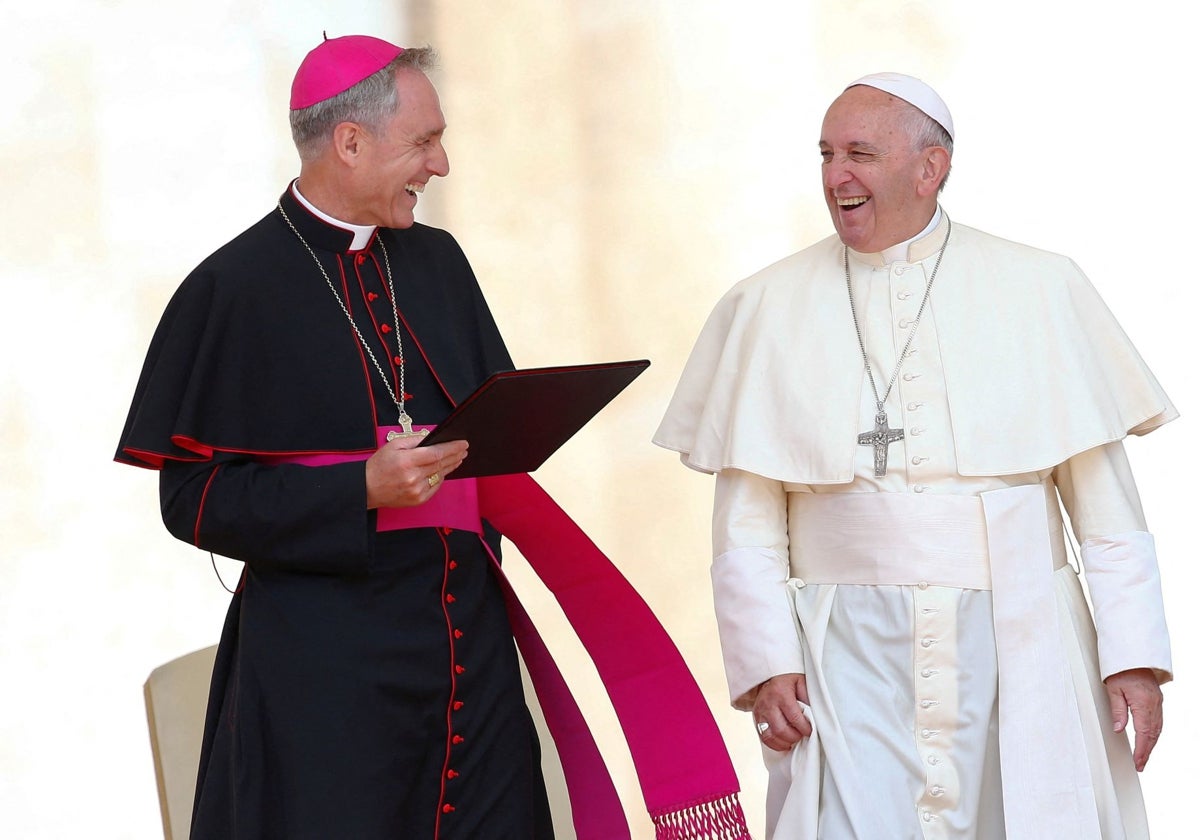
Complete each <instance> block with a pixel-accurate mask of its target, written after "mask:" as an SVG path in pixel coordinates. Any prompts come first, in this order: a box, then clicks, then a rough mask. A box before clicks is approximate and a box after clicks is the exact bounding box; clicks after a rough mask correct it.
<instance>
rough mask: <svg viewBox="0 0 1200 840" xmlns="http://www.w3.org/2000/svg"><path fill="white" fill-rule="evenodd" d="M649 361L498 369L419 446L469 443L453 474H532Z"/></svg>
mask: <svg viewBox="0 0 1200 840" xmlns="http://www.w3.org/2000/svg"><path fill="white" fill-rule="evenodd" d="M649 366H650V362H649V361H647V360H645V359H640V360H636V361H627V362H605V363H601V364H592V365H572V366H567V367H547V368H529V369H526V370H512V371H505V372H503V373H496V374H493V375H492V376H490V377H488V379H487V380H486V381H485V382H484V383H483V384H482V385H480V386H479V387H478V388H476V389H475V391H474V392H473V393H472V394H471V395H470V396H469V397H467V398H466V399H465V400H463V401H462V402H461V403H459V404H458V406H457V407H455V409H454V411H452V412H451V413H450V416H449V417H447V418H446V419H445V420H443V421H442V422H441V423H440V424H439V425H438V427H437V428H436V429H434V430H433V431H432V432H430V433H429V434H428V435H426V436H425V438H424V439H423V440H422V441H421V443H420V444H419V445H420V446H430V445H432V444H435V443H445V442H446V441H451V440H465V441H467V442H469V443H470V444H471V454H470V457H468V458H467V460H465V461H464V462H463V463H462V466H460V467H459V468H458V469H456V470H455V471H454V478H473V477H479V476H485V475H508V474H511V473H527V472H533V471H534V470H536V469H537V468H538V467H540V466H541V465H542V464H543V463H545V461H546V459H547V458H549V457H550V456H551V455H552V454H554V451H555V450H557V449H558V448H559V447H560V446H562V445H563V444H564V443H566V442H567V441H568V440H569V439H570V438H571V437H572V436H573V435H574V434H575V433H576V432H578V431H579V430H580V429H582V428H583V426H584V425H585V424H586V423H587V422H588V421H589V420H591V419H592V417H594V416H595V415H596V414H597V413H599V411H600V410H601V409H602V408H604V406H606V405H608V404H609V403H610V402H611V401H612V400H613V398H614V397H616V395H617V394H619V393H621V391H623V390H624V389H625V387H626V386H627V385H629V383H630V382H632V381H633V380H634V379H636V378H637V377H638V376H639V375H640V374H641V373H642V371H644V370H645V369H646V368H647V367H649Z"/></svg>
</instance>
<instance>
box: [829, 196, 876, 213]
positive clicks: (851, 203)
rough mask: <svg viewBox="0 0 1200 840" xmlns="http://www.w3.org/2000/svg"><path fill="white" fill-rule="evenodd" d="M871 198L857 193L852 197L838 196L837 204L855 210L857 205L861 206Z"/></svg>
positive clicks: (844, 208) (845, 208)
mask: <svg viewBox="0 0 1200 840" xmlns="http://www.w3.org/2000/svg"><path fill="white" fill-rule="evenodd" d="M870 200H871V197H870V196H867V195H856V196H852V197H850V198H838V199H836V201H837V206H838V207H839V208H840V209H842V210H853V209H854V208H855V207H861V206H862V205H864V204H866V203H867V202H868V201H870Z"/></svg>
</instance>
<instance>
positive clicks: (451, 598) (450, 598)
mask: <svg viewBox="0 0 1200 840" xmlns="http://www.w3.org/2000/svg"><path fill="white" fill-rule="evenodd" d="M457 600H458V599H457V598H455V597H454V596H453V595H451V594H450V593H449V592H447V593H446V603H447V604H453V603H454V602H455V601H457Z"/></svg>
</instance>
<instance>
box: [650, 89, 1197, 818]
mask: <svg viewBox="0 0 1200 840" xmlns="http://www.w3.org/2000/svg"><path fill="white" fill-rule="evenodd" d="M953 138H954V125H953V122H952V120H951V118H950V112H949V110H948V109H947V107H946V105H945V103H944V102H943V101H942V99H941V98H940V97H939V96H938V95H937V93H936V92H934V91H933V90H932V89H931V88H930V87H929V86H927V85H925V84H924V83H923V82H921V81H919V80H917V79H914V78H912V77H910V76H902V75H899V74H891V73H888V74H878V75H875V76H869V77H866V78H863V79H860V80H858V81H856V82H854V83H853V84H852V85H850V86H849V87H848V88H846V90H845V91H844V92H843V93H842V94H841V95H840V96H839V97H838V98H837V99H836V100H835V101H834V102H833V104H832V105H831V106H830V108H829V110H828V112H827V113H826V115H825V120H824V123H823V125H822V128H821V139H820V150H821V158H822V175H823V185H824V193H825V200H826V203H827V204H828V206H829V212H830V215H831V216H832V218H833V224H834V227H835V228H836V230H837V235H836V236H831V237H829V238H828V239H825V240H823V241H821V242H818V243H817V244H815V245H813V246H811V247H809V248H807V249H806V250H803V251H801V252H799V253H798V254H795V255H793V256H790V257H788V258H786V259H784V260H782V261H780V262H778V263H776V264H775V265H772V266H770V267H768V268H766V269H764V270H763V271H761V272H759V273H758V274H756V275H754V276H753V277H750V278H748V279H747V280H744V281H743V282H741V283H739V284H738V285H736V286H735V287H734V288H733V289H732V290H730V292H729V293H728V294H726V295H725V297H724V298H723V299H722V300H721V302H720V303H719V304H718V305H717V307H716V309H715V311H714V312H713V314H712V315H711V317H710V318H709V320H708V322H707V324H706V325H705V327H704V329H703V331H702V333H701V335H700V337H699V339H698V341H697V343H696V346H695V349H694V350H693V352H692V355H691V357H690V359H689V361H688V363H687V366H686V368H685V370H684V372H683V374H682V377H681V379H680V383H679V386H678V388H677V390H676V393H675V395H674V397H673V399H672V401H671V404H670V407H669V409H668V411H667V414H666V417H665V419H664V420H663V422H662V425H661V427H660V428H659V430H658V432H657V434H656V435H655V442H656V443H658V444H659V445H661V446H664V447H667V448H669V449H673V450H676V451H678V452H680V453H681V457H682V459H683V461H684V463H686V464H687V465H688V466H691V467H693V468H696V469H698V470H701V471H704V472H709V473H715V474H716V491H715V495H716V498H715V504H714V513H713V555H714V560H713V566H712V577H713V587H714V594H715V603H716V611H717V621H718V625H719V630H720V637H721V646H722V650H723V654H724V659H725V669H726V674H727V677H728V681H729V688H730V695H731V699H732V701H733V704H734V706H735V707H737V708H739V709H743V710H749V711H751V712H752V714H753V719H754V723H755V725H756V727H757V729H758V732H759V736H760V738H761V740H762V744H763V747H764V750H763V754H764V757H765V761H766V765H767V769H768V772H769V777H770V778H769V783H768V794H767V829H768V837H775V838H778V839H779V840H783V838H787V840H814V839H815V838H822V839H823V840H909V838H925V839H926V840H934V839H935V838H937V839H938V840H941V839H942V838H957V839H958V840H968V838H969V839H970V840H994V839H995V838H1010V840H1039V839H1040V840H1076V838H1080V839H1082V838H1104V840H1116V839H1117V838H1128V839H1130V840H1131V839H1132V838H1142V837H1146V836H1148V829H1147V825H1146V815H1145V809H1144V806H1143V803H1142V797H1141V792H1140V788H1139V785H1138V779H1137V771H1138V770H1141V769H1142V768H1143V767H1144V766H1145V764H1146V760H1147V758H1148V757H1149V755H1150V752H1151V750H1152V749H1153V747H1154V744H1155V741H1156V740H1157V738H1158V736H1159V733H1160V731H1161V728H1162V694H1161V692H1160V690H1159V685H1160V684H1161V683H1163V682H1166V681H1167V680H1169V679H1170V677H1171V657H1170V649H1169V644H1168V640H1167V631H1166V623H1165V620H1164V617H1163V606H1162V594H1161V586H1160V583H1159V574H1158V568H1157V561H1156V558H1155V551H1154V542H1153V539H1152V537H1151V535H1150V534H1149V533H1148V531H1147V528H1146V523H1145V519H1144V517H1143V514H1142V510H1141V505H1140V502H1139V500H1138V493H1137V489H1136V487H1135V486H1134V482H1133V477H1132V475H1131V474H1130V469H1129V464H1128V461H1127V459H1126V456H1125V452H1124V450H1123V448H1122V440H1123V438H1124V437H1125V436H1126V435H1127V434H1131V433H1132V434H1144V433H1146V432H1148V431H1150V430H1152V429H1155V428H1157V427H1158V426H1160V425H1162V424H1164V423H1166V422H1167V421H1169V420H1171V419H1174V418H1175V417H1176V416H1177V412H1176V411H1175V408H1174V407H1173V406H1172V404H1171V402H1170V400H1169V399H1168V398H1167V396H1166V394H1165V393H1164V392H1163V391H1162V389H1161V388H1160V387H1159V385H1158V383H1157V381H1156V380H1155V379H1154V377H1153V375H1152V374H1151V373H1150V371H1149V370H1148V368H1147V367H1146V366H1145V364H1144V363H1143V362H1142V360H1141V358H1140V357H1139V355H1138V353H1137V351H1136V350H1135V349H1134V348H1133V346H1132V345H1131V344H1130V343H1129V340H1128V339H1127V338H1126V336H1125V334H1124V332H1122V330H1121V328H1120V326H1119V325H1118V324H1117V322H1116V321H1115V320H1114V319H1113V317H1112V315H1111V314H1110V313H1109V311H1108V309H1107V308H1106V307H1105V305H1104V303H1103V302H1102V301H1101V300H1100V298H1099V297H1098V295H1097V294H1096V292H1095V290H1094V289H1093V288H1092V286H1091V285H1090V283H1089V282H1088V280H1087V279H1086V278H1085V277H1084V275H1083V274H1082V272H1081V271H1080V270H1079V269H1078V268H1077V267H1076V265H1075V264H1074V263H1073V262H1071V261H1070V260H1069V259H1067V258H1065V257H1062V256H1058V255H1056V254H1051V253H1048V252H1045V251H1039V250H1036V249H1034V248H1030V247H1027V246H1024V245H1019V244H1016V243H1012V242H1008V241H1005V240H1002V239H999V238H997V237H994V236H989V235H988V234H985V233H982V232H980V231H977V230H973V229H971V228H969V227H967V226H965V225H961V224H958V223H957V222H953V221H952V220H951V218H950V217H949V215H948V214H947V213H946V211H945V210H943V209H942V208H941V207H940V206H939V204H938V195H939V193H940V190H941V187H942V186H943V184H944V182H945V179H946V176H947V174H948V173H949V170H950V160H951V155H952V153H953ZM1060 502H1061V504H1062V507H1063V508H1065V510H1066V511H1067V514H1068V516H1069V520H1070V525H1071V527H1072V529H1073V531H1074V534H1075V537H1076V539H1077V541H1078V543H1079V544H1080V546H1081V552H1080V554H1081V564H1082V570H1083V572H1084V573H1085V575H1086V578H1087V583H1088V588H1089V591H1090V595H1091V600H1092V604H1093V607H1094V610H1095V622H1094V624H1093V620H1092V617H1091V616H1090V615H1089V613H1088V608H1087V605H1086V602H1085V600H1084V597H1083V592H1082V588H1081V586H1080V582H1079V578H1078V574H1077V571H1076V568H1075V567H1074V564H1073V563H1072V562H1070V560H1069V553H1068V549H1067V546H1066V543H1065V541H1064V533H1063V532H1064V529H1063V521H1062V519H1061V518H1060V514H1059V511H1060ZM1130 719H1132V728H1133V730H1134V735H1135V737H1134V745H1133V750H1132V753H1131V750H1130V745H1129V740H1128V738H1127V736H1126V734H1125V731H1124V730H1125V728H1126V726H1127V724H1128V723H1129V721H1130Z"/></svg>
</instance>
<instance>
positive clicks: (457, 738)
mask: <svg viewBox="0 0 1200 840" xmlns="http://www.w3.org/2000/svg"><path fill="white" fill-rule="evenodd" d="M465 740H466V739H465V738H463V736H461V735H455V736H454V737H453V738H451V739H450V743H451V744H461V743H462V742H463V741H465Z"/></svg>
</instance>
